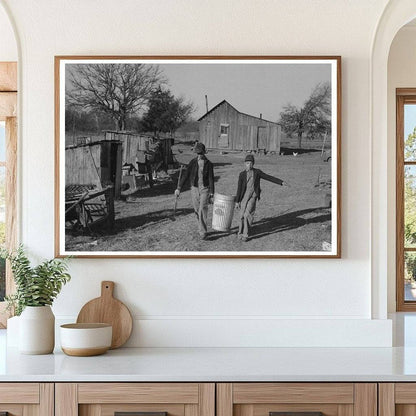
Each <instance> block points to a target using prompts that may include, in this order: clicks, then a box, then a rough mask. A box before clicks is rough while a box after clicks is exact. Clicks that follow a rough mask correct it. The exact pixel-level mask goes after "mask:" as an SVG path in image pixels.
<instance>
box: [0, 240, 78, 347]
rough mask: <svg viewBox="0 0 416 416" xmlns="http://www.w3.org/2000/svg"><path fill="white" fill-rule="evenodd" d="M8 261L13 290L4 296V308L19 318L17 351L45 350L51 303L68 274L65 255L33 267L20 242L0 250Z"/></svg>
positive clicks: (51, 331) (50, 339) (51, 339)
mask: <svg viewBox="0 0 416 416" xmlns="http://www.w3.org/2000/svg"><path fill="white" fill-rule="evenodd" d="M0 257H3V258H6V259H7V260H9V261H10V265H11V269H12V272H13V278H14V281H15V283H16V292H15V293H14V294H12V295H9V296H6V297H5V300H6V302H7V303H8V309H9V310H12V311H13V312H14V314H15V315H17V316H20V318H19V327H20V330H19V332H20V335H19V351H20V352H21V353H23V354H49V353H51V352H52V351H53V349H54V346H55V316H54V315H53V312H52V309H51V305H52V303H53V301H54V300H55V298H56V297H57V296H58V294H59V293H60V291H61V289H62V286H63V285H64V284H66V283H67V282H68V281H69V280H70V279H71V276H70V275H69V273H68V264H67V258H65V259H51V260H45V261H44V262H43V263H40V264H39V265H37V266H35V267H33V266H32V265H31V264H30V260H29V258H28V257H27V255H26V252H25V249H24V248H23V246H19V247H18V248H17V249H16V250H13V251H10V252H8V251H6V250H2V251H1V252H0Z"/></svg>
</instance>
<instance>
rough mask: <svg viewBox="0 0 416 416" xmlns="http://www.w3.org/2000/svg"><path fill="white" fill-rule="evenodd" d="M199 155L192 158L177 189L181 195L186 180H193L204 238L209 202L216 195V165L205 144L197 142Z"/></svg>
mask: <svg viewBox="0 0 416 416" xmlns="http://www.w3.org/2000/svg"><path fill="white" fill-rule="evenodd" d="M193 150H194V153H196V154H197V157H195V158H194V159H192V160H191V161H190V162H189V164H188V166H187V168H186V170H185V172H184V174H183V175H182V178H181V180H180V183H179V184H178V188H177V189H176V190H175V195H176V196H179V195H180V193H181V189H182V187H183V185H184V184H185V182H186V181H187V180H188V179H189V180H190V182H191V196H192V205H193V207H194V211H195V214H196V216H197V219H198V231H199V235H200V236H201V238H202V239H205V238H206V235H207V217H208V204H209V201H210V198H211V197H212V196H213V195H214V165H213V164H212V163H211V162H210V161H209V160H208V159H207V158H206V156H205V153H206V151H205V146H204V145H203V144H202V143H199V142H197V143H196V144H195V146H194V149H193Z"/></svg>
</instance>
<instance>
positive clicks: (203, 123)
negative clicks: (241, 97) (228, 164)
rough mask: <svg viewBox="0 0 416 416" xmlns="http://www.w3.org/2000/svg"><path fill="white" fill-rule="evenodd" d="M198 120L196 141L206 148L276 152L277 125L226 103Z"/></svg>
mask: <svg viewBox="0 0 416 416" xmlns="http://www.w3.org/2000/svg"><path fill="white" fill-rule="evenodd" d="M198 121H199V140H200V141H201V142H202V143H204V144H205V146H206V147H207V148H209V149H228V150H254V151H257V150H265V151H267V152H271V151H275V152H280V140H281V127H280V125H279V124H278V123H275V122H273V121H268V120H265V119H263V118H260V117H255V116H251V115H249V114H245V113H242V112H240V111H238V110H237V109H236V108H234V107H233V106H232V105H231V104H230V103H229V102H228V101H226V100H223V101H221V102H220V103H219V104H217V105H216V106H215V107H213V108H212V109H211V110H210V111H208V112H207V113H205V114H204V115H203V116H202V117H201V118H200V119H199V120H198Z"/></svg>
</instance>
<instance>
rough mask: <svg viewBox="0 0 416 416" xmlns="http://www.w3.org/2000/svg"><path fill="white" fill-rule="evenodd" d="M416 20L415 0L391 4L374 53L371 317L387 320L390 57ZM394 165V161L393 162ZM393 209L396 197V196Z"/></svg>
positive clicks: (391, 211)
mask: <svg viewBox="0 0 416 416" xmlns="http://www.w3.org/2000/svg"><path fill="white" fill-rule="evenodd" d="M415 17H416V3H415V2H414V0H400V1H398V0H393V1H390V2H389V3H388V4H387V6H386V8H385V10H384V12H383V15H382V16H381V18H380V21H379V25H378V27H377V31H376V33H375V36H374V42H373V48H372V51H371V74H370V75H371V143H372V152H371V153H372V157H371V177H372V182H371V193H372V196H371V230H372V234H371V259H372V260H371V269H372V317H373V319H386V318H387V311H388V306H387V299H388V291H389V290H390V289H391V287H390V285H388V282H391V279H390V280H389V271H391V269H392V264H391V262H392V261H393V260H392V259H393V258H394V256H395V253H394V252H393V253H392V252H391V244H389V238H391V232H392V230H391V228H392V227H391V224H392V223H394V220H395V209H394V208H392V204H391V194H392V189H391V187H390V189H389V183H390V181H389V177H390V176H389V175H391V169H392V163H391V155H389V153H388V149H389V148H390V147H391V146H389V141H390V140H394V139H395V138H391V137H389V135H388V118H389V114H388V90H387V84H388V65H387V64H388V56H389V51H390V46H391V44H392V42H393V39H394V37H395V35H396V33H397V32H398V31H399V30H400V28H401V27H402V26H404V25H405V24H407V23H408V22H409V21H411V20H413V19H414V18H415ZM393 162H394V161H393ZM393 207H394V196H393Z"/></svg>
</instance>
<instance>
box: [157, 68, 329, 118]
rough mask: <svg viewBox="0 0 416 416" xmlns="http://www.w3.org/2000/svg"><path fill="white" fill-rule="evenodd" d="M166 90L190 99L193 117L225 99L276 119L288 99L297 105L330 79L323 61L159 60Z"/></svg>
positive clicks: (241, 108) (239, 108)
mask: <svg viewBox="0 0 416 416" xmlns="http://www.w3.org/2000/svg"><path fill="white" fill-rule="evenodd" d="M159 66H160V68H161V69H162V70H163V72H164V74H165V76H166V78H167V79H168V85H169V88H170V90H171V91H172V93H173V94H174V95H175V96H181V95H182V96H184V97H185V98H186V99H190V100H191V101H192V102H193V103H194V105H195V107H196V111H195V113H194V117H195V118H197V119H198V118H199V117H201V116H202V115H204V114H205V112H206V106H205V95H208V108H209V109H211V108H213V107H215V106H216V105H217V104H218V103H220V102H221V101H222V100H227V101H228V102H229V103H230V104H231V105H232V106H234V107H235V108H236V109H237V110H238V111H241V112H243V113H247V114H250V115H253V116H257V117H259V115H260V113H262V115H263V118H265V119H268V120H270V121H277V120H278V119H279V114H280V112H281V111H282V109H283V107H284V106H285V105H287V104H289V103H291V104H294V105H296V106H301V105H303V103H304V102H305V101H306V100H307V99H308V98H309V96H310V94H311V92H312V90H313V88H314V87H315V86H316V85H317V84H318V83H323V82H326V81H330V80H331V65H330V64H328V63H324V64H305V63H295V64H282V63H280V64H272V63H250V64H234V63H233V64H231V63H230V64H223V63H221V64H213V63H212V64H206V63H204V64H183V63H181V64H162V65H159Z"/></svg>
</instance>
